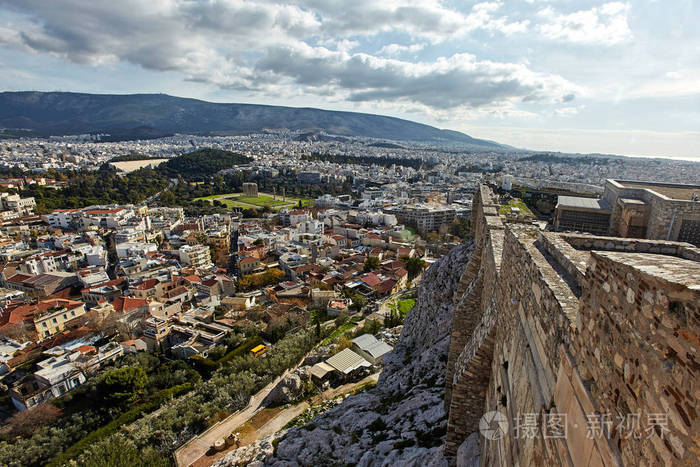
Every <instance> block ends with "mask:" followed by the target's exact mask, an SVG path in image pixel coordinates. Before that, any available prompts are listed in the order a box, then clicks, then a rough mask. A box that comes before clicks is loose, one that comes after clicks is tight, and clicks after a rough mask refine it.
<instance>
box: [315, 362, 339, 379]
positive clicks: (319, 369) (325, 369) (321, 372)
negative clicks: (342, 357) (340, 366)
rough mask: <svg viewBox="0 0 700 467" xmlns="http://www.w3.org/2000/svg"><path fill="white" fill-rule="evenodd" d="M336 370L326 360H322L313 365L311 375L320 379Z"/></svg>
mask: <svg viewBox="0 0 700 467" xmlns="http://www.w3.org/2000/svg"><path fill="white" fill-rule="evenodd" d="M332 371H335V368H333V367H332V366H330V365H329V364H328V363H326V362H320V363H317V364H315V365H314V366H312V367H311V370H310V372H311V375H312V376H315V377H316V378H318V379H322V378H324V377H325V376H326V375H327V374H328V373H330V372H332Z"/></svg>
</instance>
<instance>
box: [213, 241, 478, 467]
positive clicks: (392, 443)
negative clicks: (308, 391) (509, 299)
mask: <svg viewBox="0 0 700 467" xmlns="http://www.w3.org/2000/svg"><path fill="white" fill-rule="evenodd" d="M471 252H472V246H471V244H463V245H460V246H458V247H456V248H454V249H453V250H452V251H451V252H450V253H449V254H448V255H446V256H445V257H444V258H442V259H441V260H439V261H437V262H436V263H435V264H433V265H432V266H431V267H430V268H429V269H428V270H427V271H426V272H425V274H424V277H423V280H422V283H421V285H420V289H419V291H418V298H417V300H416V305H415V307H414V308H413V310H412V311H411V312H410V313H409V314H408V316H407V317H406V322H405V324H404V327H403V330H402V332H401V336H400V337H399V339H398V342H397V344H396V346H395V348H394V351H393V352H392V353H391V354H389V355H387V356H385V357H384V364H385V368H384V371H383V372H382V374H381V376H380V379H379V382H378V384H377V386H376V387H375V388H373V389H370V390H367V391H364V392H362V393H359V394H357V395H354V396H349V397H347V398H346V399H345V400H344V401H343V402H342V403H341V404H339V405H337V406H335V407H334V408H332V409H330V410H329V411H328V412H326V413H324V414H322V415H320V416H318V417H316V418H314V419H313V420H312V421H311V422H309V423H307V424H306V425H305V426H303V427H300V428H291V429H289V430H286V431H282V432H279V433H277V434H275V435H273V436H271V437H268V438H266V439H264V440H261V441H258V442H257V443H255V444H253V445H251V446H248V447H245V448H241V449H238V450H236V451H234V452H232V453H230V454H228V455H227V456H225V457H224V458H222V459H221V460H220V461H219V463H218V464H217V465H219V466H233V465H256V464H257V465H289V466H292V465H304V466H316V465H333V464H343V465H347V464H356V465H358V466H369V465H422V466H438V465H446V464H447V463H446V461H445V459H444V457H443V454H442V450H443V444H444V437H445V431H446V426H447V420H446V414H445V410H444V404H443V399H444V393H445V366H446V361H447V348H448V343H449V333H450V327H451V319H452V315H453V311H452V306H453V294H454V290H455V286H456V284H457V282H458V281H459V279H460V276H461V274H462V272H463V271H464V268H465V266H466V264H467V261H468V259H469V256H470V254H471ZM273 448H274V449H273Z"/></svg>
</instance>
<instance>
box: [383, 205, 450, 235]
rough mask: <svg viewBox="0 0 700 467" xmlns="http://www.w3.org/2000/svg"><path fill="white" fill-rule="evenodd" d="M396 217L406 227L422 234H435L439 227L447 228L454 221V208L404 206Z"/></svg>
mask: <svg viewBox="0 0 700 467" xmlns="http://www.w3.org/2000/svg"><path fill="white" fill-rule="evenodd" d="M396 214H397V216H398V217H399V218H400V219H401V220H402V221H403V222H404V223H405V224H408V225H413V226H415V227H416V228H417V229H418V230H420V231H423V232H437V231H438V230H440V227H441V226H448V225H450V223H452V221H453V220H455V217H456V215H457V212H456V211H455V209H454V208H451V207H446V206H433V205H427V204H425V205H418V204H414V205H406V206H403V207H401V208H400V209H399V210H398V211H397V212H396Z"/></svg>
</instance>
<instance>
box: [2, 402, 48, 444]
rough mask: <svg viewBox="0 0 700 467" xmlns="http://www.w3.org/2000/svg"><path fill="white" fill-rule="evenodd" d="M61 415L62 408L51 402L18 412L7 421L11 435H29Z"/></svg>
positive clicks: (12, 436)
mask: <svg viewBox="0 0 700 467" xmlns="http://www.w3.org/2000/svg"><path fill="white" fill-rule="evenodd" d="M60 415H61V410H60V409H59V408H57V407H56V406H54V405H53V404H51V403H49V402H45V403H43V404H39V405H37V406H35V407H32V408H31V409H27V410H25V411H23V412H17V413H15V414H14V415H12V416H11V417H10V419H9V420H8V421H7V425H8V428H9V436H10V437H11V438H14V437H16V436H22V437H25V436H29V435H31V434H32V433H34V431H36V430H38V429H39V428H41V427H42V426H45V425H48V424H50V423H51V422H53V421H54V420H56V419H57V418H58V417H59V416H60Z"/></svg>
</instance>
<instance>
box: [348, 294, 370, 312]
mask: <svg viewBox="0 0 700 467" xmlns="http://www.w3.org/2000/svg"><path fill="white" fill-rule="evenodd" d="M351 299H352V305H350V307H351V308H353V309H355V310H357V311H360V310H362V308H363V307H364V306H365V305H366V304H367V299H366V298H365V297H363V296H362V295H360V294H359V293H356V294H352V296H351Z"/></svg>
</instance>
